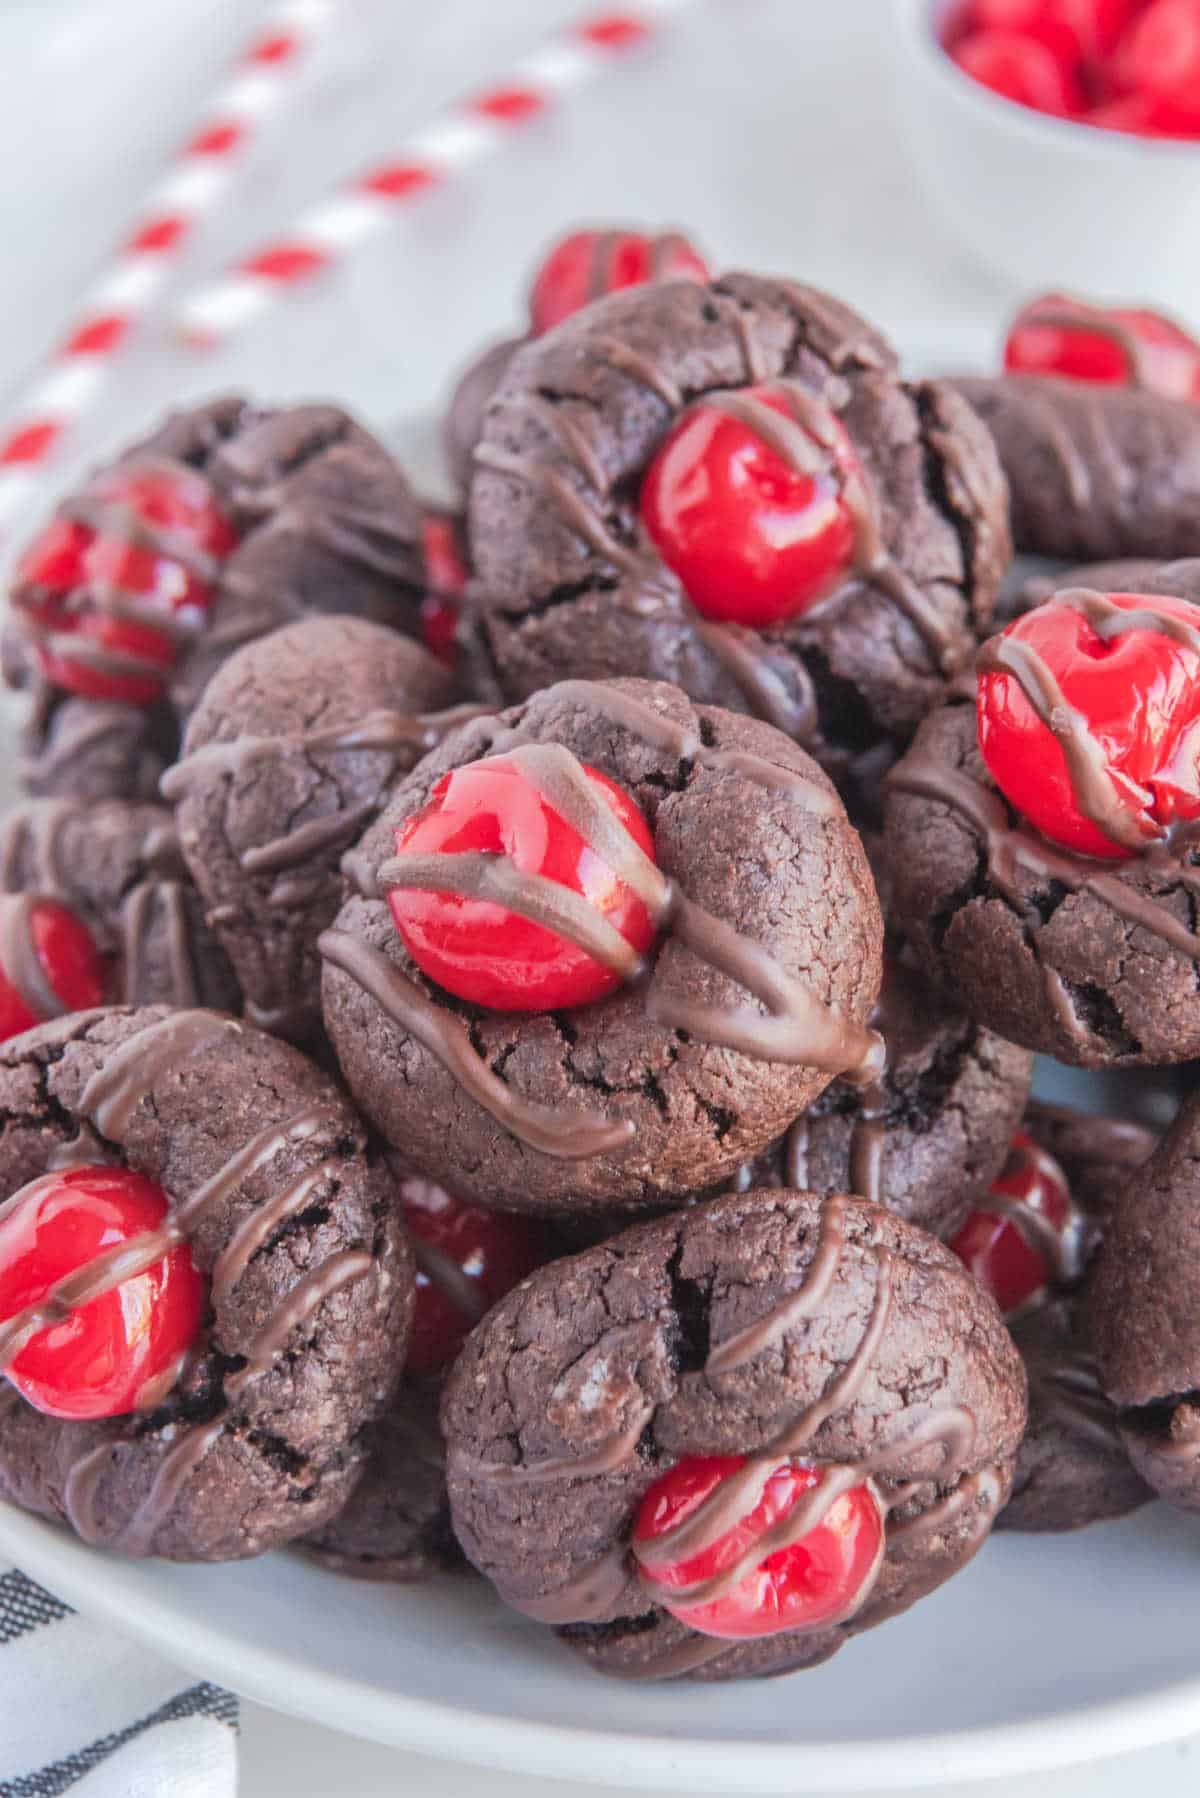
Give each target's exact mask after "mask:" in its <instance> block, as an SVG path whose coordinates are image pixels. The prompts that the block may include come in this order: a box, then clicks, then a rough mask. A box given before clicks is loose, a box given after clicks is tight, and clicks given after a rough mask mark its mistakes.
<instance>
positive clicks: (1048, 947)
mask: <svg viewBox="0 0 1200 1798" xmlns="http://www.w3.org/2000/svg"><path fill="white" fill-rule="evenodd" d="M885 854H886V856H887V859H888V863H889V867H890V872H891V880H892V887H893V905H894V915H895V917H896V919H897V920H898V922H899V924H900V926H901V928H902V929H903V930H904V932H905V933H906V935H907V936H908V938H909V940H910V941H911V944H912V947H913V950H914V951H915V953H916V955H917V957H918V959H919V960H920V961H921V964H922V966H924V967H927V968H929V969H930V971H931V972H934V973H936V974H938V975H940V977H941V978H942V979H943V980H944V981H946V982H947V983H948V984H949V985H950V987H951V988H952V989H953V990H954V991H955V992H956V993H957V995H958V998H959V1000H960V1002H961V1003H962V1005H963V1008H964V1009H965V1010H966V1011H967V1012H968V1013H969V1014H970V1015H971V1016H972V1017H973V1018H976V1019H977V1020H978V1021H979V1022H980V1023H981V1024H983V1025H986V1026H987V1028H989V1029H991V1030H994V1031H996V1032H998V1034H999V1035H1001V1036H1003V1037H1007V1038H1008V1039H1009V1041H1011V1042H1017V1043H1024V1044H1025V1045H1026V1047H1028V1048H1031V1049H1037V1050H1040V1051H1041V1052H1042V1053H1043V1054H1046V1055H1053V1056H1055V1057H1057V1059H1058V1060H1059V1061H1067V1062H1072V1063H1074V1064H1076V1065H1077V1066H1080V1067H1116V1066H1135V1065H1149V1066H1154V1065H1156V1064H1159V1063H1165V1062H1175V1061H1186V1060H1188V1059H1190V1058H1191V1057H1193V1056H1196V1055H1197V1054H1200V1013H1198V1011H1197V1007H1196V979H1197V972H1196V970H1197V962H1198V960H1200V939H1197V938H1196V937H1195V936H1194V935H1193V928H1192V897H1191V889H1192V881H1193V879H1194V875H1193V873H1192V867H1193V861H1194V854H1193V852H1192V851H1190V850H1183V851H1181V853H1180V855H1179V857H1178V858H1174V857H1172V856H1169V855H1168V856H1165V857H1163V858H1161V859H1160V858H1158V857H1156V856H1152V855H1145V856H1138V857H1135V858H1134V859H1133V860H1129V861H1121V862H1115V861H1114V862H1107V861H1106V862H1101V861H1094V860H1092V859H1091V858H1090V857H1086V856H1078V855H1074V854H1072V853H1070V852H1069V851H1067V850H1064V849H1061V848H1059V847H1057V846H1055V845H1053V844H1051V843H1048V842H1046V841H1045V840H1044V839H1043V838H1042V837H1041V836H1039V835H1038V834H1036V833H1035V832H1034V831H1033V830H1032V829H1031V828H1030V827H1029V826H1028V825H1027V824H1025V823H1023V822H1022V820H1021V819H1020V818H1019V816H1018V814H1017V812H1016V811H1015V809H1014V808H1013V807H1012V806H1010V805H1009V804H1007V802H1006V801H1005V799H1004V798H1003V796H1002V795H1001V793H1000V790H999V788H998V787H997V785H996V783H995V782H994V781H993V779H992V778H991V775H990V774H989V772H988V770H987V767H986V766H985V764H984V761H983V757H982V755H981V754H980V750H979V744H978V740H977V725H976V711H975V707H974V706H973V705H971V704H965V703H964V704H952V705H949V706H946V707H944V708H943V709H942V710H940V711H938V712H935V713H933V715H932V716H931V717H929V718H927V719H926V720H925V722H924V724H922V726H921V728H920V730H919V731H918V732H917V735H916V739H915V741H914V743H913V745H912V748H911V749H910V750H909V752H908V754H907V755H906V756H905V757H904V759H903V761H901V762H900V763H899V764H898V766H897V767H895V768H894V769H893V770H892V772H891V774H890V775H889V777H888V793H887V801H886V830H885Z"/></svg>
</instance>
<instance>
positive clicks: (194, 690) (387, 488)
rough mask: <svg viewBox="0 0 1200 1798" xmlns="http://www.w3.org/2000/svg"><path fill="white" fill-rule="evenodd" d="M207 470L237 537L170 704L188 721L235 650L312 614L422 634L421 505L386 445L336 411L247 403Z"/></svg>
mask: <svg viewBox="0 0 1200 1798" xmlns="http://www.w3.org/2000/svg"><path fill="white" fill-rule="evenodd" d="M205 472H206V474H207V476H208V478H209V480H210V481H211V482H212V484H213V486H214V488H215V490H216V492H217V493H218V494H219V495H220V497H221V499H222V501H223V503H224V505H225V506H226V507H227V508H228V511H229V514H230V516H231V517H232V519H233V521H234V523H235V526H236V528H237V529H238V531H239V532H240V534H241V535H240V541H239V543H238V546H237V548H236V549H235V550H234V551H233V553H232V554H231V556H230V557H229V559H228V561H227V562H226V564H225V566H224V569H223V573H222V579H221V584H220V589H219V592H218V595H217V598H216V602H215V604H214V605H213V607H212V610H211V612H210V614H209V618H208V621H207V625H206V628H205V630H204V632H203V634H202V635H201V636H199V637H198V638H197V639H196V641H195V642H194V643H193V644H192V646H191V648H190V649H189V651H188V653H187V655H186V656H185V657H184V658H183V660H182V661H181V663H180V665H179V668H178V670H177V673H176V676H175V679H174V681H173V683H172V696H173V698H174V700H175V703H176V705H177V706H178V707H179V709H180V710H181V711H182V712H184V713H186V712H188V711H190V709H191V707H192V706H193V705H194V704H195V702H196V700H197V699H198V698H199V696H200V694H201V692H202V691H203V689H204V686H205V684H206V683H207V681H208V680H209V679H210V678H211V677H212V675H213V673H214V672H215V671H216V669H217V668H218V667H219V666H220V664H221V662H222V661H223V660H224V658H225V657H226V656H227V655H228V654H229V651H230V650H231V649H232V648H234V647H236V646H238V645H240V644H243V643H246V642H249V641H250V640H251V639H252V638H255V637H261V636H265V635H266V633H267V632H268V631H272V630H276V629H278V627H279V626H281V625H284V624H289V623H292V622H294V621H295V620H297V619H299V618H303V617H307V616H308V615H309V614H310V613H314V612H321V613H324V612H332V613H337V614H338V615H340V616H351V617H358V618H368V619H371V620H373V621H374V622H375V623H377V624H387V625H392V626H394V627H395V628H396V629H397V630H402V631H405V632H407V633H408V634H409V635H412V636H419V634H420V608H421V601H422V597H423V595H424V591H425V569H424V561H423V556H422V549H421V521H422V513H421V506H420V504H419V502H418V500H417V498H416V496H415V494H414V493H413V492H412V489H411V488H410V487H409V485H408V482H407V481H406V479H405V477H404V475H403V474H402V473H401V471H400V469H399V468H398V467H397V465H396V463H395V462H394V460H393V459H392V457H391V456H390V455H389V453H388V452H387V450H385V449H384V447H383V445H382V444H381V443H379V442H378V441H377V440H376V439H375V438H374V437H372V436H371V435H370V433H369V432H367V431H365V430H364V429H363V428H362V426H361V425H359V424H357V423H355V421H354V420H353V419H352V418H351V417H350V416H349V414H348V413H346V412H344V411H342V409H341V408H340V407H338V406H328V405H311V406H293V407H289V408H287V409H286V410H283V411H257V410H254V409H251V408H249V407H247V408H246V409H245V410H244V412H243V413H242V415H241V417H240V418H239V421H238V427H237V429H236V430H235V431H231V432H229V433H228V434H227V435H226V436H225V437H224V438H223V439H222V441H221V442H220V444H219V445H218V447H217V448H216V450H215V452H214V453H213V455H212V457H211V460H210V461H209V462H208V463H207V464H206V467H205Z"/></svg>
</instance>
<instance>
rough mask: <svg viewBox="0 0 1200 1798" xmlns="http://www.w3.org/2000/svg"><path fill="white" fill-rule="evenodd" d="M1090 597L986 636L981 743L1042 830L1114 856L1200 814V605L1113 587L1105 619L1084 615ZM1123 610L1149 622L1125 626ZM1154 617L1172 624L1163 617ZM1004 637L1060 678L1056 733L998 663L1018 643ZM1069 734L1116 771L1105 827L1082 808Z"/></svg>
mask: <svg viewBox="0 0 1200 1798" xmlns="http://www.w3.org/2000/svg"><path fill="white" fill-rule="evenodd" d="M1093 600H1098V596H1095V595H1086V594H1076V593H1070V592H1068V593H1062V594H1057V595H1055V596H1054V597H1053V598H1051V599H1049V600H1047V601H1046V602H1045V604H1044V605H1041V606H1038V607H1037V608H1036V609H1035V610H1034V611H1032V612H1027V613H1026V614H1025V616H1024V617H1022V618H1017V619H1015V620H1014V621H1013V623H1012V624H1010V625H1008V626H1007V627H1006V629H1005V630H1003V631H1001V632H1000V634H999V636H998V637H996V638H994V639H993V640H992V642H991V643H990V644H988V645H986V646H985V648H984V650H983V652H982V662H981V665H982V667H983V669H984V672H982V673H981V674H980V677H979V685H978V699H977V708H978V719H979V747H980V750H981V751H982V754H983V759H984V761H985V762H986V763H987V765H988V768H989V770H990V772H991V774H992V777H993V779H994V780H995V782H996V784H997V786H998V787H999V788H1000V790H1001V792H1002V793H1003V794H1004V796H1005V797H1006V798H1007V799H1008V800H1009V802H1010V803H1011V804H1012V805H1013V806H1015V807H1016V809H1017V811H1019V812H1020V813H1021V814H1022V815H1023V816H1024V817H1025V818H1027V819H1028V821H1029V822H1030V823H1031V824H1032V825H1033V826H1034V828H1035V829H1037V830H1039V831H1040V832H1041V833H1042V835H1043V836H1045V837H1047V838H1049V840H1050V841H1051V842H1052V843H1058V844H1061V845H1062V846H1063V847H1064V848H1067V849H1074V850H1078V851H1080V852H1081V853H1082V854H1084V855H1093V856H1098V857H1103V858H1106V859H1109V860H1113V859H1118V858H1121V857H1129V856H1132V855H1135V854H1137V853H1138V851H1139V847H1149V846H1150V845H1151V844H1153V843H1155V842H1158V841H1162V840H1164V839H1165V838H1166V836H1167V834H1168V832H1169V831H1170V829H1171V827H1172V826H1174V825H1177V824H1179V823H1182V822H1186V821H1188V820H1193V819H1196V818H1200V650H1198V648H1197V647H1194V646H1193V641H1194V642H1195V643H1197V644H1200V610H1198V609H1197V608H1196V607H1195V606H1192V605H1189V604H1188V602H1187V601H1186V600H1183V599H1162V598H1147V597H1142V596H1139V595H1137V594H1133V593H1112V594H1106V595H1105V596H1104V598H1103V599H1102V600H1099V606H1100V609H1101V614H1102V618H1103V622H1102V623H1101V625H1100V627H1099V628H1098V627H1097V625H1096V624H1095V623H1093V622H1092V620H1091V618H1090V617H1089V615H1088V606H1089V603H1090V602H1091V601H1093ZM1123 612H1129V613H1134V614H1137V613H1140V614H1142V615H1143V617H1144V618H1145V620H1146V622H1141V621H1139V620H1137V619H1135V620H1133V621H1131V623H1130V625H1129V626H1128V627H1127V628H1121V627H1120V614H1121V613H1123ZM1114 615H1115V616H1114ZM1156 618H1161V619H1162V620H1163V624H1164V628H1162V629H1158V628H1156V627H1155V622H1154V621H1155V619H1156ZM1173 630H1174V631H1175V632H1176V633H1177V634H1172V631H1173ZM1008 646H1012V651H1015V654H1016V655H1017V656H1019V657H1026V658H1028V657H1031V658H1032V662H1033V665H1034V666H1035V667H1039V666H1040V669H1041V671H1042V672H1043V673H1048V675H1049V676H1050V677H1051V679H1052V680H1053V682H1054V683H1056V685H1057V687H1058V690H1059V693H1060V694H1061V703H1059V702H1058V701H1055V702H1054V704H1053V706H1052V707H1051V711H1052V714H1053V722H1054V723H1055V725H1056V730H1057V732H1058V734H1057V735H1056V734H1055V731H1052V730H1051V729H1050V726H1049V724H1047V723H1045V722H1043V719H1042V717H1041V716H1040V715H1039V712H1038V710H1036V709H1035V707H1034V705H1033V703H1032V701H1031V700H1030V698H1029V697H1028V695H1027V694H1026V692H1025V691H1024V689H1023V687H1022V686H1021V683H1020V681H1019V680H1018V679H1017V677H1016V675H1015V674H1013V673H1010V672H1008V671H1006V669H1004V668H997V667H996V666H995V661H996V655H997V654H1001V655H1005V656H1007V655H1009V654H1010V653H1012V651H1010V649H1009V647H1008ZM1064 736H1065V737H1073V738H1074V739H1075V740H1076V742H1077V743H1079V742H1085V743H1086V751H1085V753H1086V754H1087V755H1088V756H1089V757H1091V756H1095V757H1096V762H1097V766H1096V769H1095V773H1096V774H1097V775H1098V776H1099V778H1100V780H1102V781H1104V782H1108V783H1111V796H1112V800H1113V808H1112V813H1111V816H1109V817H1107V818H1106V822H1107V823H1108V825H1109V829H1108V830H1107V831H1106V830H1104V829H1102V828H1101V827H1100V826H1099V825H1098V824H1097V823H1096V822H1095V821H1094V819H1093V818H1092V817H1091V816H1087V815H1085V812H1084V809H1083V805H1084V799H1083V787H1084V786H1085V785H1086V784H1087V783H1085V782H1083V781H1078V780H1072V777H1071V773H1070V770H1069V766H1068V760H1067V756H1066V754H1065V752H1064V749H1063V744H1062V741H1061V740H1060V739H1061V738H1063V737H1064ZM1093 784H1095V783H1093ZM1093 809H1094V808H1093ZM1118 827H1119V829H1118ZM1114 830H1116V831H1117V834H1118V835H1119V836H1120V837H1121V838H1122V839H1123V840H1121V841H1117V840H1116V837H1115V836H1114V835H1113V834H1111V832H1112V831H1114Z"/></svg>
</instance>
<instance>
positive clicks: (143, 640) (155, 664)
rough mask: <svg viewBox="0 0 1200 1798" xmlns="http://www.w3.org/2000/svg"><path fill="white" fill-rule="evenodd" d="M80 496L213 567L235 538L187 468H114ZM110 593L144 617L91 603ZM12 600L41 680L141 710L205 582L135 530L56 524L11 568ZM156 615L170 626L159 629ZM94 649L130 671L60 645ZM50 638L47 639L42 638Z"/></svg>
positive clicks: (155, 693)
mask: <svg viewBox="0 0 1200 1798" xmlns="http://www.w3.org/2000/svg"><path fill="white" fill-rule="evenodd" d="M88 497H89V500H92V501H94V502H95V503H96V504H97V505H102V506H106V507H109V508H112V509H113V512H112V515H113V516H114V517H116V516H117V515H118V514H119V512H120V511H124V512H126V513H127V514H128V515H129V517H130V519H131V520H132V521H134V522H135V523H141V524H146V525H149V526H152V527H156V528H158V529H160V530H163V531H166V532H169V533H170V535H171V537H172V538H173V539H177V540H178V541H179V543H180V544H181V545H184V546H186V547H187V548H188V549H190V550H193V551H197V552H200V553H201V554H202V555H203V556H205V557H210V558H213V559H214V560H215V561H217V562H220V561H221V560H223V559H224V557H225V556H227V555H228V554H229V552H230V550H231V549H232V548H233V547H234V544H235V541H236V538H235V535H234V531H233V528H232V526H231V525H230V523H229V521H228V520H227V519H226V518H225V516H224V514H223V513H222V512H221V510H220V508H219V507H218V506H217V503H216V501H215V499H214V497H213V494H212V490H211V488H210V487H209V485H208V483H207V482H206V481H205V480H204V479H203V477H202V476H200V475H199V474H196V473H195V472H194V471H192V470H190V469H180V470H174V469H173V470H171V471H170V472H169V473H168V472H164V471H163V470H160V469H138V468H136V467H133V468H120V467H118V468H114V469H111V470H110V471H109V472H108V474H107V475H104V476H102V477H100V478H99V479H98V480H96V481H95V482H94V483H93V484H92V486H91V487H90V488H89V492H88ZM113 589H115V590H117V591H118V592H119V593H122V594H124V595H126V596H128V598H129V599H130V600H131V601H133V602H134V603H136V604H137V605H138V606H139V609H145V610H146V611H147V612H148V613H149V616H148V617H147V618H146V619H144V620H143V619H142V618H141V617H138V618H124V617H118V616H115V615H114V614H113V613H112V612H110V611H108V610H106V609H105V608H104V607H103V606H102V605H101V604H100V603H98V600H97V597H96V596H97V594H99V593H101V592H107V591H112V590H113ZM14 598H15V602H16V604H17V605H18V606H19V607H20V608H21V610H23V611H24V612H25V613H26V614H27V615H28V616H29V618H30V620H31V622H32V624H33V627H34V631H35V649H36V653H37V657H38V661H39V664H40V666H41V670H42V673H43V674H44V676H45V678H46V679H47V680H48V681H50V682H51V683H52V684H53V685H54V686H56V687H62V688H64V689H65V690H66V691H67V692H70V693H79V694H82V695H84V696H85V697H88V698H92V699H109V700H119V701H122V702H124V703H126V704H130V705H148V704H152V703H153V702H154V701H155V700H157V699H158V698H160V697H161V695H162V692H163V688H164V684H165V680H166V677H167V675H168V673H169V672H170V670H171V668H172V667H173V665H174V663H175V661H176V659H177V656H178V645H179V639H180V633H183V634H185V635H186V634H188V633H191V632H195V631H197V630H198V629H199V628H200V625H201V624H202V622H203V618H204V614H205V612H206V611H207V609H208V607H209V605H210V604H211V603H212V598H213V592H212V588H211V586H210V585H209V584H208V583H207V582H206V581H204V580H202V579H201V578H200V577H199V575H198V574H196V573H195V572H194V571H193V570H191V569H189V568H188V567H185V565H184V563H183V562H181V561H180V560H179V559H178V558H177V557H176V556H173V555H171V554H169V553H166V552H165V551H163V552H160V551H158V550H156V549H154V548H152V547H150V546H149V545H148V544H146V543H142V542H139V541H137V533H136V530H126V531H122V530H121V529H120V527H119V524H114V526H113V527H112V529H111V531H106V532H105V533H104V534H100V533H98V532H97V531H96V530H94V529H93V528H92V527H91V526H90V525H88V524H83V523H80V522H78V521H75V520H71V519H65V518H58V519H55V520H53V521H52V522H51V524H50V525H48V526H47V528H46V530H45V531H43V532H42V534H41V535H40V536H39V537H37V538H35V540H34V542H33V543H32V544H31V545H30V547H29V549H28V550H27V551H26V552H25V554H24V556H23V557H22V559H21V562H20V564H19V566H18V570H17V584H16V589H15V593H14ZM155 614H158V615H159V616H161V617H162V618H163V620H164V621H165V622H166V623H168V624H169V626H170V628H169V629H159V628H156V626H155V625H154V623H153V617H154V615H155ZM72 636H76V637H78V638H79V639H80V645H81V650H82V648H83V646H84V645H85V644H86V645H87V647H88V648H90V649H91V650H92V651H93V652H96V651H99V652H101V653H104V654H108V655H110V656H117V657H129V656H131V657H133V658H135V660H136V661H137V662H138V663H140V664H141V666H140V667H138V668H136V669H120V668H104V667H93V666H91V665H90V664H89V662H88V661H87V660H86V659H85V657H84V656H83V655H82V654H72V652H71V646H70V642H69V641H64V639H69V638H71V637H72ZM51 638H54V639H55V641H53V642H52V641H50V639H51Z"/></svg>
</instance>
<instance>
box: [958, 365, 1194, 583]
mask: <svg viewBox="0 0 1200 1798" xmlns="http://www.w3.org/2000/svg"><path fill="white" fill-rule="evenodd" d="M951 385H952V386H953V387H954V388H955V389H956V391H957V392H958V393H960V394H961V395H962V397H963V398H964V399H966V400H968V401H969V402H970V404H971V405H972V406H973V407H974V409H975V411H976V412H977V413H978V414H979V417H980V418H981V419H982V420H983V422H984V424H985V425H986V426H987V428H988V430H989V431H990V432H991V434H992V436H993V438H994V439H995V444H996V449H997V452H998V453H999V457H1000V461H1001V463H1002V464H1003V466H1004V472H1005V474H1006V475H1007V477H1008V485H1009V492H1010V495H1011V505H1012V531H1013V538H1014V541H1015V543H1016V546H1017V548H1018V549H1019V550H1027V551H1028V552H1029V553H1030V554H1032V555H1041V556H1062V557H1064V558H1065V559H1067V560H1069V561H1086V562H1099V561H1104V560H1108V559H1110V558H1112V557H1118V556H1120V557H1124V556H1146V557H1154V558H1157V559H1160V560H1163V561H1166V560H1168V559H1169V558H1172V557H1175V556H1190V555H1193V554H1194V553H1195V551H1196V549H1197V546H1198V545H1197V531H1196V517H1197V511H1198V510H1200V408H1198V407H1197V406H1196V405H1194V404H1192V403H1190V402H1188V401H1184V400H1176V399H1166V398H1164V397H1163V396H1162V395H1161V394H1159V393H1154V392H1151V391H1148V390H1147V389H1145V388H1136V387H1107V386H1097V385H1095V384H1093V383H1091V382H1088V381H1068V380H1061V379H1058V378H1055V377H1053V376H1041V375H1000V376H997V377H994V378H985V377H966V378H962V379H956V380H954V381H953V382H952V383H951Z"/></svg>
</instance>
